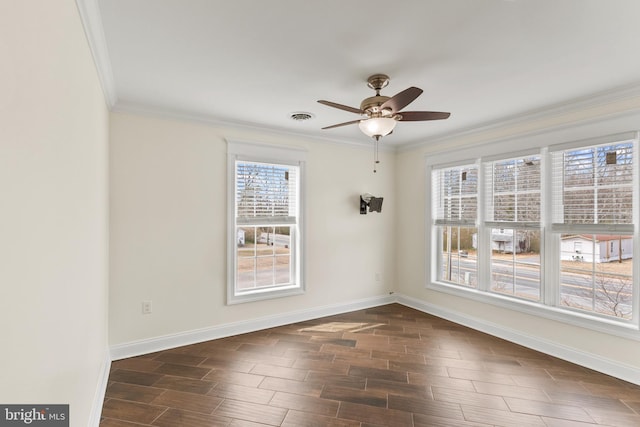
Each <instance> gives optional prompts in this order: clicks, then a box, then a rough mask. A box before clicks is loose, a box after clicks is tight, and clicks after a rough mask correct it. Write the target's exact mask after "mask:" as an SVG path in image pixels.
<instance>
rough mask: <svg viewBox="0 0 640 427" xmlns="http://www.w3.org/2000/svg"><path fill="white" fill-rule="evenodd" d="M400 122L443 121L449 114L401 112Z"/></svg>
mask: <svg viewBox="0 0 640 427" xmlns="http://www.w3.org/2000/svg"><path fill="white" fill-rule="evenodd" d="M399 114H400V116H401V118H399V119H398V120H400V121H402V122H420V121H423V120H443V119H448V118H449V116H450V115H451V113H444V112H439V111H402V112H401V113H399Z"/></svg>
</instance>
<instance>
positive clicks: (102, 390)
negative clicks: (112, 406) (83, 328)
mask: <svg viewBox="0 0 640 427" xmlns="http://www.w3.org/2000/svg"><path fill="white" fill-rule="evenodd" d="M109 371H111V355H110V354H109V352H108V351H105V356H104V361H103V362H102V366H101V367H100V373H99V376H98V384H97V385H96V392H95V393H94V396H93V403H92V405H91V414H90V415H89V422H88V423H87V425H88V426H89V427H99V426H100V417H101V416H102V406H103V404H104V396H105V394H106V393H107V385H108V384H109Z"/></svg>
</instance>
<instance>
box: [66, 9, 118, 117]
mask: <svg viewBox="0 0 640 427" xmlns="http://www.w3.org/2000/svg"><path fill="white" fill-rule="evenodd" d="M76 6H77V8H78V12H79V13H80V20H81V21H82V27H83V28H84V34H85V36H86V38H87V42H88V43H89V49H90V50H91V55H92V56H93V62H94V64H95V66H96V71H97V72H98V79H99V80H100V85H101V86H102V92H103V93H104V98H105V102H106V103H107V106H108V107H109V108H112V107H113V106H114V105H115V104H116V102H117V101H118V96H117V94H116V87H115V81H114V79H113V70H112V69H111V61H110V59H109V51H108V49H107V41H106V39H105V36H104V28H103V27H102V16H101V15H100V6H99V5H98V0H76Z"/></svg>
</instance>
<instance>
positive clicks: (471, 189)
mask: <svg viewBox="0 0 640 427" xmlns="http://www.w3.org/2000/svg"><path fill="white" fill-rule="evenodd" d="M434 189H435V193H436V194H437V196H436V199H435V200H436V201H437V203H434V204H433V206H434V208H435V211H434V217H435V223H436V229H437V231H436V234H437V236H438V241H439V243H438V245H439V247H440V253H441V256H440V257H439V263H440V265H439V268H438V272H439V275H438V277H439V279H440V280H444V281H446V282H450V283H456V284H460V285H464V286H469V287H472V288H473V287H476V284H477V281H478V280H477V269H476V266H477V262H476V256H475V243H474V239H475V238H476V236H477V228H476V226H475V220H476V216H477V210H478V166H477V165H465V166H458V167H453V168H448V169H441V170H439V171H437V172H434Z"/></svg>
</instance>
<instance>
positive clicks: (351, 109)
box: [318, 99, 364, 114]
mask: <svg viewBox="0 0 640 427" xmlns="http://www.w3.org/2000/svg"><path fill="white" fill-rule="evenodd" d="M318 102H319V103H320V104H323V105H326V106H328V107H333V108H338V109H340V110H344V111H349V112H350V113H356V114H364V111H362V110H361V109H359V108H355V107H349V106H348V105H342V104H336V103H335V102H331V101H325V100H322V99H321V100H320V101H318Z"/></svg>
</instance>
